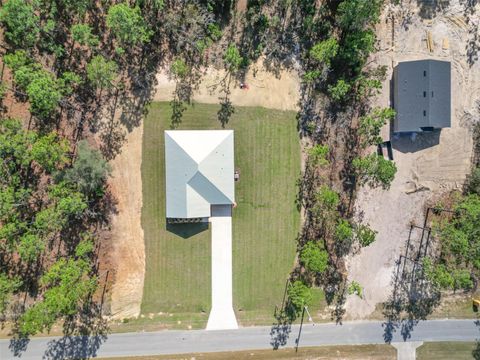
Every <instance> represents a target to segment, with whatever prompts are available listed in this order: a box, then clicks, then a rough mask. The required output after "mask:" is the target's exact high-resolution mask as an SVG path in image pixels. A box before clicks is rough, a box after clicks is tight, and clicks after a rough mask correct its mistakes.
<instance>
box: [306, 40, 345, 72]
mask: <svg viewBox="0 0 480 360" xmlns="http://www.w3.org/2000/svg"><path fill="white" fill-rule="evenodd" d="M338 48H339V45H338V42H337V40H336V39H334V38H330V39H328V40H325V41H320V42H319V43H316V44H315V45H314V46H313V47H312V48H311V49H310V57H311V58H312V59H314V60H315V61H317V62H319V63H321V64H324V65H325V66H327V67H330V62H331V61H332V59H333V58H334V57H335V56H336V55H337V52H338Z"/></svg>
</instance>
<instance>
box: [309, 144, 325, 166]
mask: <svg viewBox="0 0 480 360" xmlns="http://www.w3.org/2000/svg"><path fill="white" fill-rule="evenodd" d="M329 151H330V149H329V147H328V145H321V144H317V145H315V146H313V147H312V148H310V149H309V150H308V156H309V159H310V160H311V161H312V162H313V163H314V164H316V165H319V166H325V165H328V164H329V162H328V160H327V155H328V153H329Z"/></svg>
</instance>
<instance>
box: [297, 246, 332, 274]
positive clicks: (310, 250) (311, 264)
mask: <svg viewBox="0 0 480 360" xmlns="http://www.w3.org/2000/svg"><path fill="white" fill-rule="evenodd" d="M300 260H301V261H302V262H303V263H304V264H305V268H306V269H307V270H309V271H312V272H318V273H323V272H325V270H327V267H328V253H327V252H326V251H325V250H323V249H321V248H320V246H319V245H318V244H317V243H315V242H314V241H310V242H308V243H307V244H306V245H305V247H304V248H303V249H302V252H301V253H300Z"/></svg>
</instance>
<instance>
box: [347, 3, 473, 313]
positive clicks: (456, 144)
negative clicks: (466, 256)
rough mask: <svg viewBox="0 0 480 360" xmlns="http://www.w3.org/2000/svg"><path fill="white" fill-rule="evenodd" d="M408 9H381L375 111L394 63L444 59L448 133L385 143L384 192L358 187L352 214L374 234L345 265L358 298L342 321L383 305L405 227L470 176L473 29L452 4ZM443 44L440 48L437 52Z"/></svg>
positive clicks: (383, 101) (385, 101) (383, 102)
mask: <svg viewBox="0 0 480 360" xmlns="http://www.w3.org/2000/svg"><path fill="white" fill-rule="evenodd" d="M407 4H408V3H407ZM416 4H417V2H416V1H412V2H411V3H410V5H409V6H405V2H404V6H403V8H402V9H398V8H397V9H394V10H393V11H392V9H389V11H387V12H388V13H389V14H392V13H393V14H395V27H394V29H392V25H391V22H385V21H383V22H382V24H380V26H379V29H378V33H379V38H380V51H379V52H378V53H377V54H376V56H375V59H374V60H375V62H376V63H377V64H382V65H387V66H388V75H387V81H386V82H385V84H384V89H386V90H387V91H384V92H383V94H382V95H381V96H380V97H379V99H378V105H379V106H388V105H389V101H390V92H389V91H388V89H389V79H390V78H391V73H392V66H395V64H396V63H398V62H400V61H406V60H416V59H425V58H434V59H442V60H449V61H451V63H452V127H451V128H449V129H443V130H442V131H441V133H440V135H439V136H438V135H435V134H422V135H418V136H416V137H412V136H406V137H398V136H394V137H393V138H391V140H392V145H393V148H394V150H393V151H394V153H393V156H394V160H395V163H396V165H397V168H398V172H397V175H396V178H395V180H394V182H393V184H392V186H391V188H390V190H389V191H383V190H378V189H376V190H372V189H369V188H364V189H362V190H360V191H359V194H358V200H357V203H356V208H357V216H358V217H359V218H363V221H364V222H365V223H369V224H370V226H371V227H372V228H374V229H375V230H377V231H378V235H377V240H376V242H375V243H374V244H372V245H371V246H369V247H367V248H365V249H362V251H361V252H360V254H358V255H356V256H354V257H353V258H349V259H348V268H349V279H350V280H356V281H358V282H359V283H360V284H361V285H362V286H363V287H364V298H363V299H360V298H358V297H357V296H355V295H352V296H349V297H348V299H347V302H346V310H347V317H349V318H364V317H366V316H368V315H369V314H370V313H372V312H373V311H374V309H375V305H376V304H377V303H379V302H384V301H386V300H387V299H388V297H389V295H390V294H391V291H392V284H391V280H392V275H393V270H394V266H395V261H396V260H397V259H398V257H399V255H400V254H401V253H402V252H403V249H404V245H405V241H406V240H407V238H408V231H409V226H410V223H412V222H413V223H416V224H419V225H421V223H422V221H423V216H424V211H423V209H424V205H425V202H426V201H427V200H429V199H431V198H432V197H433V196H434V195H436V196H438V195H439V194H442V193H444V192H446V191H448V190H451V189H459V188H461V186H462V184H463V182H464V181H465V177H466V174H468V173H469V171H470V161H471V156H472V145H473V144H472V136H471V133H470V131H469V122H470V120H471V119H472V118H474V117H477V118H478V113H477V112H476V111H477V110H475V109H476V105H475V101H476V100H477V99H478V98H479V94H480V66H479V64H478V63H475V64H474V65H473V66H472V67H471V68H470V67H469V65H468V64H467V56H466V46H467V42H468V39H469V37H470V35H469V31H471V30H472V29H471V28H470V26H473V24H472V22H470V24H471V25H469V26H467V25H466V24H467V23H468V20H467V19H466V18H465V16H464V12H463V7H462V6H461V5H460V4H459V3H458V2H457V1H456V0H454V1H452V2H451V5H450V7H449V8H448V9H446V10H445V11H444V12H441V13H437V16H436V17H434V18H433V19H432V20H423V19H422V18H421V17H420V16H419V15H418V8H417V7H416ZM477 7H478V5H477ZM477 11H478V10H477ZM408 14H410V15H411V18H410V21H411V23H410V24H408V26H407V27H404V26H402V22H403V21H404V19H405V17H404V16H405V15H408ZM402 16H403V17H402ZM474 16H475V15H474ZM452 19H454V20H453V21H452ZM458 19H459V20H460V21H459V20H458ZM392 30H394V41H392ZM427 31H430V32H431V33H432V36H433V41H434V44H435V47H434V51H433V52H432V53H431V52H429V50H428V49H427V46H426V41H425V39H426V34H427ZM445 38H447V39H448V42H449V48H448V49H443V46H442V45H443V43H444V39H445ZM383 130H384V131H383V135H384V138H385V139H388V138H389V137H390V134H389V129H388V128H386V129H383Z"/></svg>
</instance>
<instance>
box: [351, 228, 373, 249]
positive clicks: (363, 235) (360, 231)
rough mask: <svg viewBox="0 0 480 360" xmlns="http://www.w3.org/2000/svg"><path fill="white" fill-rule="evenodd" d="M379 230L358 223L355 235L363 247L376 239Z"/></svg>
mask: <svg viewBox="0 0 480 360" xmlns="http://www.w3.org/2000/svg"><path fill="white" fill-rule="evenodd" d="M376 235H377V232H376V231H375V230H372V229H370V227H368V226H367V225H358V226H357V227H356V229H355V237H356V238H357V239H358V242H359V243H360V245H361V246H362V247H366V246H369V245H370V244H372V243H373V242H374V241H375V237H376Z"/></svg>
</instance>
